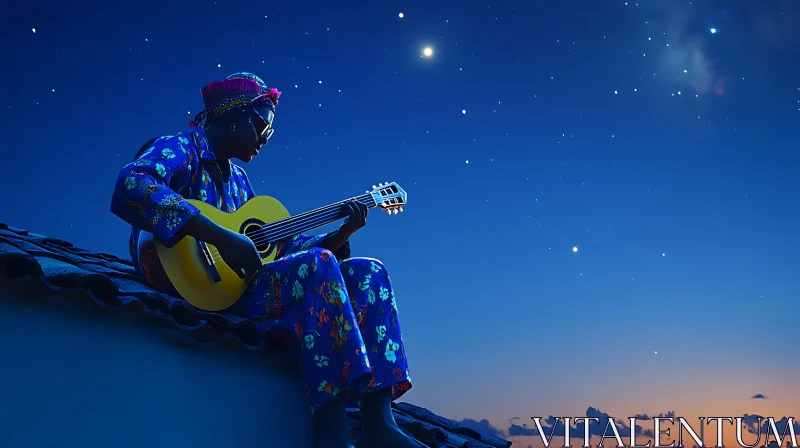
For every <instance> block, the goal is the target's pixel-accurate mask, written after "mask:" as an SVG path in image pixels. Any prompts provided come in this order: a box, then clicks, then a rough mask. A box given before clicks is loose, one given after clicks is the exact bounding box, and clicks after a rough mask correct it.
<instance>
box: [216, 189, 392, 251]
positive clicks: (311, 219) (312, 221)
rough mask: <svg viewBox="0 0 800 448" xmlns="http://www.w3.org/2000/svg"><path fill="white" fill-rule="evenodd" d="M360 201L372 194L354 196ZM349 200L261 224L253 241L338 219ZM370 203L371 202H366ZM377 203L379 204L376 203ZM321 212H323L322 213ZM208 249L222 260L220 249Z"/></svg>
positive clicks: (281, 237)
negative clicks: (277, 230) (342, 207)
mask: <svg viewBox="0 0 800 448" xmlns="http://www.w3.org/2000/svg"><path fill="white" fill-rule="evenodd" d="M353 199H355V200H357V201H359V202H362V203H364V200H365V199H372V195H370V194H366V195H361V196H358V197H355V198H353ZM347 201H349V200H345V201H341V202H338V203H335V204H331V205H327V206H324V207H320V208H318V209H316V210H311V211H308V212H304V213H301V214H298V215H295V216H292V217H290V218H285V219H282V220H280V221H276V222H274V223H268V224H265V225H263V226H261V228H260V229H258V230H256V231H254V232H252V233H251V235H252V236H251V237H250V239H251V241H253V243H254V244H255V245H259V244H263V243H266V242H270V240H272V241H271V242H273V243H276V242H279V241H282V240H284V239H286V238H288V237H291V236H293V235H296V234H298V233H299V229H300V228H302V227H305V226H308V225H310V226H311V228H316V227H320V226H323V225H325V224H327V223H328V222H331V221H334V220H336V215H337V214H338V213H339V212H340V211H341V206H342V205H343V204H345V203H346V202H347ZM366 205H370V204H366ZM376 205H377V204H376ZM320 212H323V213H322V214H320ZM279 227H285V229H283V231H282V232H279V233H277V234H275V235H269V233H270V231H272V230H275V229H277V228H279ZM208 251H209V253H210V255H211V257H212V260H213V261H214V262H215V263H216V262H218V261H220V260H221V258H222V257H221V256H220V255H219V251H218V250H216V248H211V247H208Z"/></svg>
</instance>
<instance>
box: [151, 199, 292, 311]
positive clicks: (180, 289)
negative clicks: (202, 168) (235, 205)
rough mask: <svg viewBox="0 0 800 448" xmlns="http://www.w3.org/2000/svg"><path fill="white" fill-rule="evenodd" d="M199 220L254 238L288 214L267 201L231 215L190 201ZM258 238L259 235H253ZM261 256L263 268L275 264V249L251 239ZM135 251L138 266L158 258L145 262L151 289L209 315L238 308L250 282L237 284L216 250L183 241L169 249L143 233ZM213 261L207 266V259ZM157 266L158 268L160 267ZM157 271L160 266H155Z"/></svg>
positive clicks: (274, 201)
mask: <svg viewBox="0 0 800 448" xmlns="http://www.w3.org/2000/svg"><path fill="white" fill-rule="evenodd" d="M188 202H189V203H191V204H192V205H194V206H195V207H197V208H198V209H199V210H200V212H201V213H203V215H205V216H206V217H208V218H209V219H211V220H212V221H214V222H215V223H217V224H218V225H220V226H222V227H224V228H226V229H228V230H232V231H234V232H237V233H241V234H244V235H250V234H253V232H258V231H259V230H260V229H261V227H262V226H263V225H264V224H269V223H272V222H275V221H279V220H281V219H285V218H288V217H289V216H290V215H289V212H288V211H287V210H286V207H284V206H283V205H282V204H281V203H280V202H278V200H277V199H275V198H272V197H269V196H256V197H254V198H252V199H250V200H249V201H247V202H246V203H245V204H244V205H243V206H242V207H241V208H239V209H238V210H236V211H235V212H233V213H225V212H223V211H220V210H219V209H217V208H215V207H213V206H211V205H209V204H206V203H205V202H200V201H197V200H188ZM256 235H258V233H256ZM251 239H252V240H253V242H254V243H255V244H256V248H257V249H258V251H259V253H260V254H261V260H262V263H269V262H270V261H273V260H274V259H275V255H276V250H275V246H274V245H272V244H269V243H267V242H266V241H263V242H262V241H260V240H261V239H263V238H259V237H258V236H253V237H251ZM139 251H140V253H141V254H142V258H143V260H142V261H147V260H145V258H147V254H151V257H150V258H152V255H153V254H154V253H155V255H157V258H158V260H157V262H156V260H150V261H149V262H147V263H146V264H147V269H150V270H152V271H155V272H150V273H149V275H148V276H149V277H150V278H151V279H152V283H154V284H153V286H154V287H155V288H156V289H159V290H161V291H163V292H169V293H173V294H175V293H177V295H179V296H180V297H182V298H183V299H185V300H186V301H187V302H189V303H191V304H192V305H194V306H195V307H197V308H200V309H202V310H207V311H220V310H223V309H225V308H228V307H229V306H231V305H233V304H234V303H236V301H237V300H238V299H239V297H240V296H241V295H242V293H243V292H244V290H245V288H246V287H247V284H248V283H249V281H250V278H246V279H241V278H239V276H238V275H236V273H235V272H233V270H232V269H231V268H229V267H228V266H227V265H226V264H225V262H224V261H222V258H221V257H220V256H219V252H218V251H217V249H216V248H215V247H214V246H212V245H210V244H208V245H205V244H203V243H200V242H198V241H197V240H196V239H194V238H192V237H190V236H186V237H184V238H183V239H181V240H180V241H179V242H178V243H177V244H175V245H174V246H173V247H171V248H168V247H166V246H164V245H163V244H161V243H160V242H159V241H158V240H156V239H154V238H153V235H152V234H150V233H147V232H141V233H140V236H139ZM209 255H210V256H211V258H212V259H213V267H211V266H209V263H208V261H207V256H209ZM159 262H160V263H159ZM159 265H160V266H159Z"/></svg>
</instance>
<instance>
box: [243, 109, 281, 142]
mask: <svg viewBox="0 0 800 448" xmlns="http://www.w3.org/2000/svg"><path fill="white" fill-rule="evenodd" d="M247 109H248V111H249V112H250V124H251V125H252V126H253V129H254V130H255V131H256V134H258V135H259V136H261V137H262V138H265V139H267V140H269V139H270V138H272V134H274V133H275V129H273V128H272V124H270V122H268V121H267V120H265V119H264V117H262V116H261V114H260V113H258V111H257V110H256V108H255V107H248V108H247ZM253 119H255V120H256V121H258V122H259V123H258V125H257V124H256V123H254V122H253ZM259 129H261V130H260V131H259Z"/></svg>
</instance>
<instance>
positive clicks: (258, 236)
mask: <svg viewBox="0 0 800 448" xmlns="http://www.w3.org/2000/svg"><path fill="white" fill-rule="evenodd" d="M260 229H261V227H260V226H248V227H246V228H245V229H244V234H245V236H247V237H248V238H250V239H251V240H253V243H255V245H256V249H258V251H259V252H266V251H267V250H268V249H269V248H270V245H269V241H267V240H266V238H264V235H263V233H261V232H259V230H260Z"/></svg>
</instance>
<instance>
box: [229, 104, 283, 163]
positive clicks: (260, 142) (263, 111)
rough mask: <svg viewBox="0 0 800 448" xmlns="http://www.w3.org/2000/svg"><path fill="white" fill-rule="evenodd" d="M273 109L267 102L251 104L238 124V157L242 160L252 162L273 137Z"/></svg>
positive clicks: (236, 137)
mask: <svg viewBox="0 0 800 448" xmlns="http://www.w3.org/2000/svg"><path fill="white" fill-rule="evenodd" d="M274 118H275V114H274V112H272V109H270V108H269V107H267V106H266V105H265V104H258V105H254V106H249V107H247V108H246V109H245V110H244V113H243V114H242V117H241V118H240V119H239V120H238V121H237V124H236V135H235V140H236V147H237V151H236V155H235V156H234V157H236V158H237V159H239V160H241V161H242V162H245V163H247V162H250V160H252V159H253V157H255V156H257V155H258V153H259V151H260V150H261V148H262V147H263V146H264V145H266V144H267V142H268V141H269V138H270V137H272V132H273V129H272V121H273V120H274Z"/></svg>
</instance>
